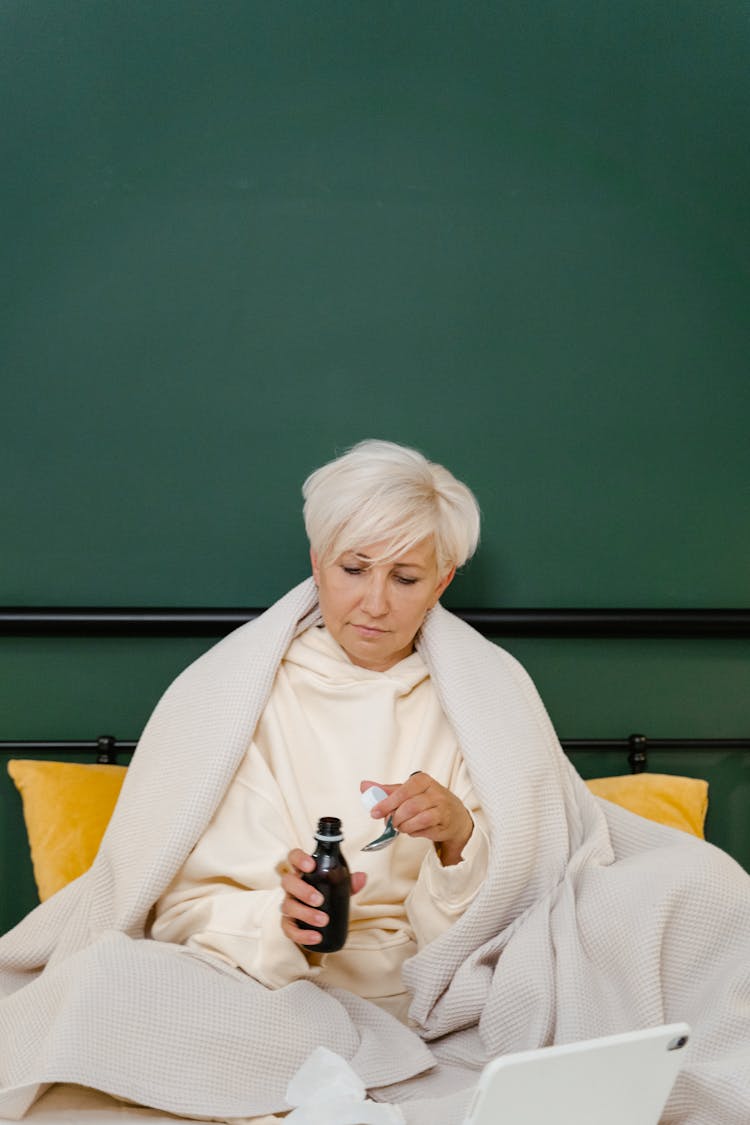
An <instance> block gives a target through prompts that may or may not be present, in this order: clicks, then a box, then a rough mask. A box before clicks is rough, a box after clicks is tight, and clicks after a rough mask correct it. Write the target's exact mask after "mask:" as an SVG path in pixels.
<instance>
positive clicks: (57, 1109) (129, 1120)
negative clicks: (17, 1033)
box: [0, 1083, 283, 1125]
mask: <svg viewBox="0 0 750 1125" xmlns="http://www.w3.org/2000/svg"><path fill="white" fill-rule="evenodd" d="M207 1120H212V1121H216V1120H220V1119H217V1118H210V1119H209V1118H204V1117H200V1118H196V1117H176V1116H175V1115H174V1114H172V1113H166V1112H165V1111H164V1110H159V1109H147V1108H146V1107H145V1106H138V1105H132V1104H131V1103H130V1102H121V1101H118V1100H117V1099H116V1098H111V1097H109V1095H108V1094H103V1093H101V1092H100V1091H99V1090H90V1089H89V1088H88V1087H86V1086H70V1085H65V1084H62V1083H61V1084H58V1085H55V1086H51V1087H50V1089H49V1090H47V1091H46V1093H44V1094H43V1095H42V1097H41V1098H39V1100H38V1101H36V1102H34V1105H33V1106H32V1107H31V1109H30V1110H29V1112H28V1113H27V1114H26V1116H25V1117H23V1118H22V1119H21V1125H24V1123H25V1122H28V1123H29V1125H61V1123H62V1122H67V1123H71V1122H76V1123H77V1125H179V1123H180V1122H190V1123H191V1125H195V1123H196V1122H198V1123H199V1125H200V1122H201V1121H204V1122H205V1121H207ZM224 1120H226V1119H224ZM251 1120H252V1125H274V1123H275V1122H279V1121H283V1118H281V1117H274V1116H266V1117H254V1118H252V1119H251V1118H248V1117H243V1118H239V1117H235V1118H232V1119H231V1121H232V1125H243V1122H248V1123H249V1122H250V1121H251ZM0 1125H18V1123H17V1122H11V1121H10V1119H9V1118H7V1117H0Z"/></svg>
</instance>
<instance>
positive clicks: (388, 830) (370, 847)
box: [360, 785, 398, 852]
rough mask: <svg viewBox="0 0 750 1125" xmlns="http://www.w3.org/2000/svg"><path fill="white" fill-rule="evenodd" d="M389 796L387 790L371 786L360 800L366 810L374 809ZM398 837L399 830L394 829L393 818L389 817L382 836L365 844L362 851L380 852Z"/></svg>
mask: <svg viewBox="0 0 750 1125" xmlns="http://www.w3.org/2000/svg"><path fill="white" fill-rule="evenodd" d="M387 796H388V794H387V793H386V791H385V789H381V788H380V786H379V785H371V786H370V788H369V789H365V791H364V793H362V794H361V796H360V800H361V801H362V804H363V805H364V806H365V808H366V809H374V808H375V806H376V805H378V804H380V802H381V801H384V800H385V799H386V797H387ZM397 836H398V829H397V828H394V827H393V817H390V816H389V817H388V819H387V820H386V822H385V827H384V829H383V831H382V833H381V835H380V836H378V837H377V838H376V839H374V840H371V841H370V843H369V844H365V846H364V847H363V848H361V849H360V850H361V851H363V852H379V851H380V850H381V848H387V847H388V845H389V844H392V843H393V841H394V840H395V839H396V837H397Z"/></svg>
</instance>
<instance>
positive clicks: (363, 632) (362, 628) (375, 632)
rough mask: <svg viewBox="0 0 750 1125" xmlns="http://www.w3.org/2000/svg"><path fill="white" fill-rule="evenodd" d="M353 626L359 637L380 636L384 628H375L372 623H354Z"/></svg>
mask: <svg viewBox="0 0 750 1125" xmlns="http://www.w3.org/2000/svg"><path fill="white" fill-rule="evenodd" d="M354 628H355V629H356V630H357V632H358V633H359V635H360V637H380V636H382V635H383V633H384V632H385V629H376V628H375V627H374V626H373V625H355V626H354Z"/></svg>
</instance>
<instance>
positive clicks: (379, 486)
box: [302, 439, 479, 575]
mask: <svg viewBox="0 0 750 1125" xmlns="http://www.w3.org/2000/svg"><path fill="white" fill-rule="evenodd" d="M302 495H303V496H304V498H305V506H304V517H305V530H306V531H307V537H308V539H309V540H310V546H311V547H312V549H313V551H314V552H315V554H316V555H317V556H318V558H319V560H320V561H321V562H323V563H327V562H330V561H331V560H332V559H335V558H338V557H339V556H340V555H342V554H343V553H344V552H345V551H354V552H357V551H359V550H362V549H363V548H364V547H368V546H372V545H373V544H376V543H385V544H387V549H386V550H385V552H384V553H383V555H382V556H381V557H380V558H379V559H377V560H372V561H377V562H385V561H390V560H392V559H396V558H398V557H399V556H401V555H403V554H405V552H406V551H409V550H411V548H412V547H415V546H416V545H417V543H421V542H422V541H423V540H424V539H427V538H428V537H429V536H433V538H434V541H435V552H436V555H437V563H438V570H439V572H440V574H441V575H444V574H447V573H448V571H449V570H450V568H451V567H453V566H462V565H463V563H465V562H466V560H467V559H469V558H470V557H471V556H472V555H473V554H474V551H475V550H476V547H477V543H478V542H479V504H478V503H477V500H476V497H475V496H474V494H473V492H472V491H471V489H469V488H468V487H467V486H466V485H465V484H462V482H461V481H459V480H456V478H455V477H454V476H453V474H452V473H450V472H449V471H448V470H447V469H445V468H443V466H442V465H437V464H435V463H434V462H431V461H428V460H427V458H426V457H424V456H423V455H422V454H421V453H419V452H418V451H417V450H416V449H409V448H408V447H407V446H403V445H396V444H395V443H394V442H391V441H378V440H375V439H368V440H367V441H361V442H359V443H358V444H357V445H354V446H352V448H351V449H349V450H348V451H347V452H346V453H344V454H343V455H342V456H341V457H337V458H336V459H335V460H334V461H329V462H328V464H327V465H323V466H322V467H321V468H320V469H316V470H315V472H314V473H311V474H310V476H309V477H308V478H307V480H306V481H305V483H304V484H303V486H302Z"/></svg>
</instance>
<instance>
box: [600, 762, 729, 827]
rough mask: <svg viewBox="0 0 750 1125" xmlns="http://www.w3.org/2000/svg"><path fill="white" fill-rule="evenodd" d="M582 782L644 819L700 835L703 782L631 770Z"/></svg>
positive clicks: (704, 800) (704, 798)
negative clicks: (627, 773)
mask: <svg viewBox="0 0 750 1125" xmlns="http://www.w3.org/2000/svg"><path fill="white" fill-rule="evenodd" d="M586 784H587V785H588V787H589V789H590V790H591V792H592V793H595V794H596V796H597V797H605V798H606V800H608V801H613V802H614V803H615V804H616V805H622V807H623V808H625V809H630V811H631V812H634V813H638V815H639V816H645V817H646V818H647V819H648V820H657V821H658V822H659V824H666V825H668V826H669V827H670V828H681V829H682V830H683V832H692V834H693V835H694V836H700V838H701V839H703V838H704V824H705V820H706V811H707V809H708V782H707V781H703V780H701V779H700V778H697V777H677V776H673V775H671V774H665V773H634V774H629V775H625V776H623V777H595V778H593V779H592V780H591V781H587V782H586Z"/></svg>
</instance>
